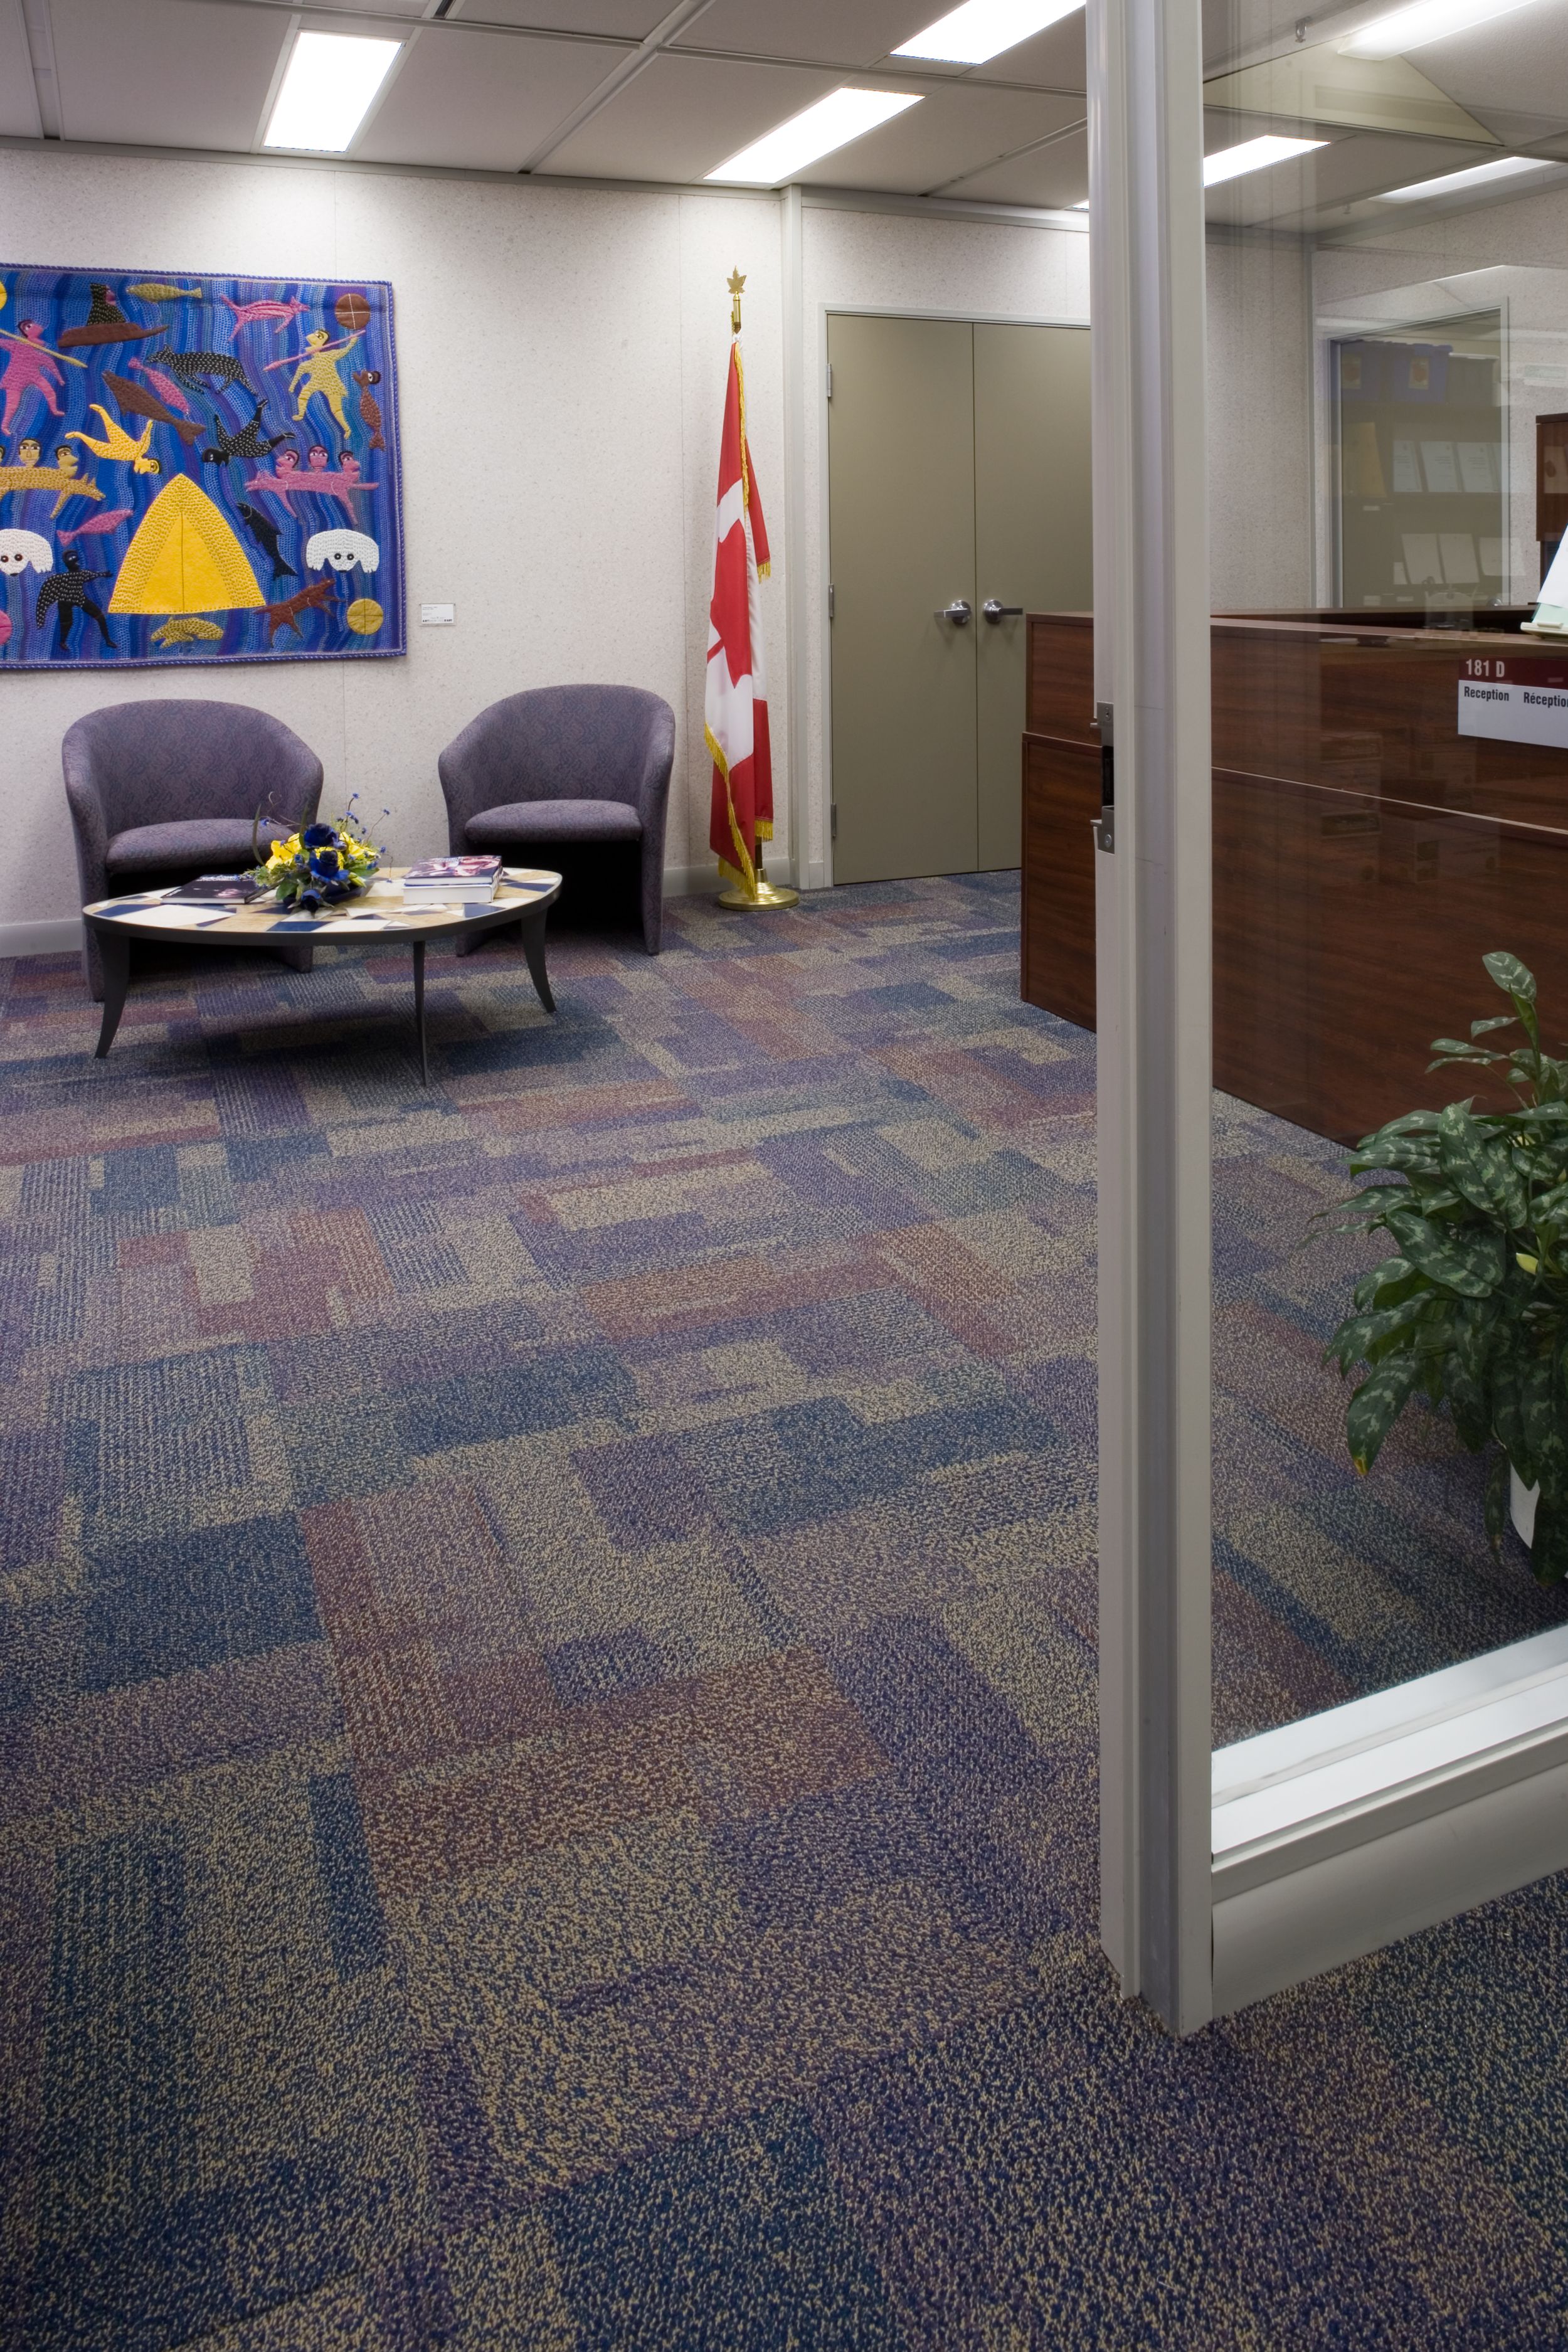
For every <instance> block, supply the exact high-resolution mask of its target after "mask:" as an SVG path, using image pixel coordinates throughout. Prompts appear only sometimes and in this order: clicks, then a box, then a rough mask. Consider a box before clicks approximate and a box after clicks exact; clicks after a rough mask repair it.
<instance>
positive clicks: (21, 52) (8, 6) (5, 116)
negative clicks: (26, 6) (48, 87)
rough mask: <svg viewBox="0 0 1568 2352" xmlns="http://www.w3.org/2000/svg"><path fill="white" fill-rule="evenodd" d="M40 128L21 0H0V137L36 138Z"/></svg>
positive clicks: (41, 126) (40, 130)
mask: <svg viewBox="0 0 1568 2352" xmlns="http://www.w3.org/2000/svg"><path fill="white" fill-rule="evenodd" d="M42 130H43V125H42V124H41V123H40V122H39V121H38V101H37V91H36V89H35V87H34V82H33V66H32V59H31V58H30V56H29V55H28V50H27V37H26V33H25V32H24V31H23V29H22V8H21V0H0V138H5V139H37V138H38V137H39V136H40V135H41V132H42Z"/></svg>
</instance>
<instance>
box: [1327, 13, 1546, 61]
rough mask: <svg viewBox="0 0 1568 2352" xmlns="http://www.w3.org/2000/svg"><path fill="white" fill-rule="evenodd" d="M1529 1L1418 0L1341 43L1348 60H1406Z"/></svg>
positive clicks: (1376, 19) (1504, 14)
mask: <svg viewBox="0 0 1568 2352" xmlns="http://www.w3.org/2000/svg"><path fill="white" fill-rule="evenodd" d="M1526 5H1528V0H1414V5H1412V6H1410V7H1408V8H1395V9H1394V12H1393V14H1392V15H1391V16H1374V17H1373V20H1372V22H1371V24H1370V25H1363V26H1360V27H1359V29H1358V30H1357V31H1355V32H1353V33H1351V34H1348V35H1347V36H1346V37H1345V38H1344V39H1343V40H1342V41H1341V42H1340V44H1339V49H1340V54H1341V55H1342V57H1347V58H1402V57H1403V56H1404V55H1405V50H1406V49H1419V48H1422V47H1425V45H1426V42H1428V41H1445V40H1447V37H1448V36H1449V34H1450V33H1468V31H1469V29H1470V26H1472V25H1489V24H1491V23H1492V21H1493V20H1494V18H1496V17H1498V16H1507V15H1508V13H1509V11H1510V9H1513V8H1522V7H1525V6H1526Z"/></svg>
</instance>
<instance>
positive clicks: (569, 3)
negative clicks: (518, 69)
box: [449, 0, 674, 41]
mask: <svg viewBox="0 0 1568 2352" xmlns="http://www.w3.org/2000/svg"><path fill="white" fill-rule="evenodd" d="M673 5H674V0H454V5H453V7H452V9H451V10H450V12H449V13H450V14H451V15H452V16H479V17H482V18H483V19H484V21H485V22H486V23H487V24H491V25H537V26H545V27H547V28H548V29H549V30H550V31H552V32H554V31H562V32H567V33H606V34H609V35H611V36H613V37H620V38H623V39H627V40H635V41H646V40H647V37H648V35H649V34H650V33H651V32H652V31H653V28H654V26H656V25H658V24H661V23H662V22H663V20H664V18H665V17H666V16H668V14H669V12H670V9H671V7H672V6H673Z"/></svg>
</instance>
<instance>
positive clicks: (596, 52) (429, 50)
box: [354, 33, 626, 172]
mask: <svg viewBox="0 0 1568 2352" xmlns="http://www.w3.org/2000/svg"><path fill="white" fill-rule="evenodd" d="M625 55H626V52H625V50H624V49H618V48H610V47H593V46H590V45H589V44H588V43H586V42H576V41H518V40H510V39H508V38H507V37H506V36H505V35H503V34H499V33H495V34H477V33H476V34H473V35H469V36H465V37H463V38H461V39H457V38H453V37H441V36H439V35H431V34H428V33H422V34H421V35H420V37H419V38H418V39H417V40H416V42H415V43H414V44H413V47H412V48H411V50H410V53H409V56H408V58H407V60H406V62H405V65H404V68H403V70H402V72H401V73H400V74H399V75H398V77H397V79H396V80H395V82H394V83H393V85H392V88H391V89H390V90H388V92H387V94H386V97H385V100H384V102H383V104H382V106H381V108H380V110H378V112H377V113H376V115H375V117H374V121H372V123H371V125H370V128H369V130H368V131H366V132H365V134H364V137H363V140H362V141H361V142H360V143H359V145H358V146H357V147H356V149H355V151H354V152H355V153H356V154H359V155H363V156H364V157H365V158H366V159H367V160H368V161H370V162H372V163H447V164H455V165H458V166H461V167H463V168H466V169H467V170H469V171H489V172H515V171H516V170H517V169H518V168H519V166H520V165H521V163H522V162H523V160H524V158H525V157H526V156H528V155H531V153H532V152H533V151H534V149H535V148H536V147H537V146H538V145H539V143H540V142H541V141H542V139H544V138H545V137H546V136H547V135H548V133H549V132H550V131H552V130H553V129H554V128H555V126H556V124H557V123H559V122H563V121H565V119H566V117H567V116H568V115H569V114H570V113H571V112H572V111H573V110H574V108H575V107H576V106H578V105H580V104H581V102H582V100H584V98H586V97H587V95H588V92H589V91H590V90H591V89H594V87H595V84H596V83H598V82H601V81H603V79H604V78H605V75H606V74H607V73H609V72H611V71H612V70H613V69H614V68H615V67H616V66H617V65H618V64H619V63H620V61H621V59H622V58H623V57H624V56H625Z"/></svg>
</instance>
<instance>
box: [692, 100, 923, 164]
mask: <svg viewBox="0 0 1568 2352" xmlns="http://www.w3.org/2000/svg"><path fill="white" fill-rule="evenodd" d="M920 102H921V101H920V96H919V93H918V92H917V93H916V94H915V95H914V96H912V97H910V98H903V97H900V95H899V94H898V93H897V92H896V91H893V90H888V89H836V90H834V91H833V92H832V93H831V95H830V96H829V97H827V98H819V99H818V100H817V101H816V105H815V106H808V107H807V108H806V110H805V113H804V114H792V115H791V117H790V119H789V121H787V122H781V123H780V124H779V127H778V129H777V130H776V131H764V132H763V136H762V137H761V138H760V139H753V140H752V143H751V145H750V146H749V147H742V150H741V152H740V153H739V154H738V155H731V158H730V160H729V162H728V163H721V164H720V166H719V168H718V170H717V171H716V172H710V173H708V174H707V177H708V178H709V179H710V180H750V181H752V182H753V183H754V184H756V185H758V186H760V187H764V188H776V187H777V186H778V184H779V183H780V182H781V181H782V180H788V179H790V178H792V177H793V176H794V174H795V173H796V172H804V171H805V167H806V165H807V164H808V163H816V161H817V160H818V158H819V157H821V156H823V155H831V154H832V152H833V151H834V149H835V148H836V147H847V145H848V143H849V142H850V140H851V139H859V138H862V137H863V136H864V134H865V133H866V132H867V131H875V129H876V128H877V125H878V124H879V122H889V121H891V120H892V118H893V116H894V115H895V114H902V112H903V111H904V109H905V108H906V107H907V106H918V105H919V104H920Z"/></svg>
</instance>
